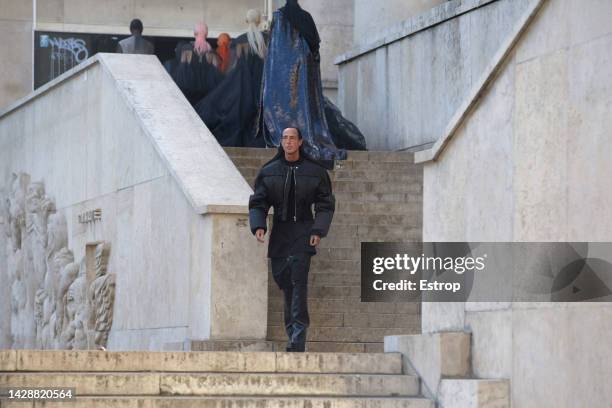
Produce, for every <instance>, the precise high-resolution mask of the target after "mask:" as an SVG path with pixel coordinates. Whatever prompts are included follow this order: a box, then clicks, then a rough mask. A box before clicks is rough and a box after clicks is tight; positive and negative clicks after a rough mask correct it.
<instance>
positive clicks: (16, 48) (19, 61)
mask: <svg viewBox="0 0 612 408" xmlns="http://www.w3.org/2000/svg"><path fill="white" fill-rule="evenodd" d="M32 15H33V12H32V2H31V1H24V0H2V1H0V38H2V41H3V42H4V43H5V44H10V47H9V46H5V47H3V48H2V53H3V57H2V58H1V59H0V109H2V107H4V106H6V105H8V104H9V103H10V102H12V101H14V100H15V99H18V98H21V97H23V96H25V95H27V94H28V93H29V92H30V91H31V90H32V72H33V64H34V63H33V61H32V57H33V55H32V41H33V39H32Z"/></svg>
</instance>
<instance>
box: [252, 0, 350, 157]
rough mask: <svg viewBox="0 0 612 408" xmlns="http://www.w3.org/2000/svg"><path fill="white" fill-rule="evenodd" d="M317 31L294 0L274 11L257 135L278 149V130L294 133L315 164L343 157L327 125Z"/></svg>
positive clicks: (280, 132)
mask: <svg viewBox="0 0 612 408" xmlns="http://www.w3.org/2000/svg"><path fill="white" fill-rule="evenodd" d="M319 43H320V39H319V33H318V31H317V28H316V26H315V23H314V20H313V19H312V16H311V15H310V14H309V13H308V12H306V11H305V10H303V9H302V8H301V7H300V6H299V4H298V2H297V0H288V1H287V4H286V5H285V6H284V7H282V8H280V9H279V10H277V11H275V12H274V16H273V20H272V28H271V34H270V44H269V47H268V56H267V58H266V62H265V66H264V75H263V93H262V102H261V105H262V106H261V109H260V113H259V118H258V120H259V122H258V125H259V126H258V128H257V137H264V139H265V141H266V145H268V146H279V145H280V142H281V136H282V132H283V129H285V128H287V127H297V128H299V129H300V131H301V133H302V136H303V140H304V147H303V150H304V152H305V153H306V154H308V155H309V156H311V157H313V158H315V159H317V160H334V159H340V160H341V159H345V158H346V151H344V150H341V149H338V147H337V146H336V145H335V143H334V141H333V139H332V135H331V132H330V130H329V127H328V125H327V121H326V119H325V110H324V109H325V106H324V99H323V87H322V85H321V71H320V67H319V59H320V58H319Z"/></svg>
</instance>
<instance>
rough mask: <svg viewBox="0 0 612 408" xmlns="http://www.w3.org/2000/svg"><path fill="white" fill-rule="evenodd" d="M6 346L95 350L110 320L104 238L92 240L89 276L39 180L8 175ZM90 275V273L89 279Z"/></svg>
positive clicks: (111, 295)
mask: <svg viewBox="0 0 612 408" xmlns="http://www.w3.org/2000/svg"><path fill="white" fill-rule="evenodd" d="M4 214H5V216H4V218H5V219H4V223H3V224H2V225H0V226H2V227H4V233H5V234H6V236H7V238H8V239H7V248H6V249H7V250H6V253H7V259H6V260H0V261H5V262H6V263H7V271H8V280H9V285H10V288H11V311H10V312H11V319H10V327H11V339H12V348H38V349H99V348H104V347H106V344H107V341H108V334H109V331H110V329H111V326H112V320H113V304H114V299H115V275H114V274H109V273H108V261H109V257H110V244H109V243H107V242H102V243H96V244H93V245H95V251H93V252H92V253H93V254H95V260H92V261H95V262H91V264H92V265H95V278H93V276H94V273H93V271H92V273H91V274H88V273H87V265H88V262H87V259H86V256H87V255H86V256H85V257H83V259H82V260H81V261H80V262H75V260H74V254H73V252H72V251H71V250H70V249H69V248H68V226H67V222H66V218H65V217H64V215H63V214H62V213H61V212H60V211H57V210H56V208H55V203H54V201H53V200H52V199H50V198H49V197H48V196H47V195H46V193H45V186H44V184H43V183H41V182H30V176H28V175H27V174H25V173H19V174H13V175H12V178H11V183H10V189H9V193H8V197H6V199H5V200H4ZM88 276H92V278H91V279H88Z"/></svg>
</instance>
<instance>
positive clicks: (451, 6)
mask: <svg viewBox="0 0 612 408" xmlns="http://www.w3.org/2000/svg"><path fill="white" fill-rule="evenodd" d="M495 1H498V0H453V1H448V2H447V3H444V4H441V5H439V6H437V7H434V8H433V9H431V10H429V11H427V12H425V13H423V14H420V15H418V16H414V17H411V18H409V19H407V20H404V21H402V22H401V23H398V24H395V25H393V26H391V27H390V28H388V29H387V30H385V31H383V32H382V33H381V35H380V37H379V38H377V39H375V40H373V41H372V42H370V43H368V44H365V45H360V46H357V47H355V48H353V49H352V50H351V51H349V52H346V53H344V54H341V55H339V56H337V57H336V58H335V59H334V64H336V65H341V64H345V63H347V62H349V61H351V60H353V59H355V58H357V57H360V56H361V55H364V54H367V53H370V52H372V51H375V50H376V49H378V48H381V47H384V46H387V45H389V44H391V43H393V42H396V41H399V40H401V39H402V38H405V37H409V36H411V35H413V34H416V33H418V32H419V31H423V30H426V29H427V28H430V27H433V26H435V25H438V24H440V23H443V22H445V21H447V20H451V19H453V18H456V17H458V16H460V15H461V14H465V13H468V12H470V11H472V10H474V9H477V8H479V7H482V6H486V5H487V4H489V3H493V2H495Z"/></svg>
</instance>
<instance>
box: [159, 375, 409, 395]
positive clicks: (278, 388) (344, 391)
mask: <svg viewBox="0 0 612 408" xmlns="http://www.w3.org/2000/svg"><path fill="white" fill-rule="evenodd" d="M160 390H161V393H162V394H172V395H249V396H251V395H258V396H266V395H279V396H287V395H295V396H297V395H304V396H323V395H325V396H416V395H418V394H419V381H418V379H417V378H416V377H414V376H407V375H393V374H384V375H380V374H256V373H248V374H244V373H242V374H217V373H215V374H191V375H183V374H170V375H162V376H161V378H160Z"/></svg>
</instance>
